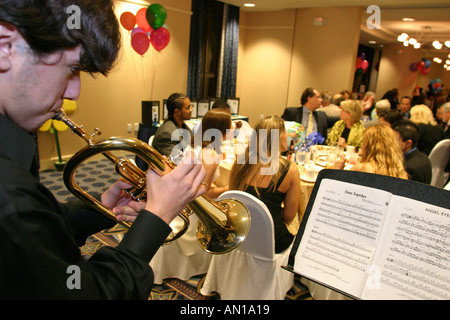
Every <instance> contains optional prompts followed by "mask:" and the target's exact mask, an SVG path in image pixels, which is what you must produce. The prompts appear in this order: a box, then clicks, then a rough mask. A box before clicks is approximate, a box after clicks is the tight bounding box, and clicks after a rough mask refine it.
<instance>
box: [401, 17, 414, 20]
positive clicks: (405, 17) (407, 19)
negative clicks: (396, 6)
mask: <svg viewBox="0 0 450 320" xmlns="http://www.w3.org/2000/svg"><path fill="white" fill-rule="evenodd" d="M402 20H403V21H416V19H414V18H406V17H405V18H403V19H402Z"/></svg>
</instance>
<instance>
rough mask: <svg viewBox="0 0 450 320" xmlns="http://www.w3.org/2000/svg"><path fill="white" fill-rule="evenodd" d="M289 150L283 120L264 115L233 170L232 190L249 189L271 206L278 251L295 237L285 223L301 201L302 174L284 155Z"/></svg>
mask: <svg viewBox="0 0 450 320" xmlns="http://www.w3.org/2000/svg"><path fill="white" fill-rule="evenodd" d="M272 138H273V139H275V140H272ZM286 150H287V133H286V129H285V126H284V120H283V119H282V118H280V117H278V116H269V117H265V118H264V119H261V120H259V121H258V123H257V124H256V126H255V128H254V131H253V133H252V135H251V137H250V141H249V146H248V147H247V149H246V151H245V153H244V154H243V155H242V156H241V157H242V158H241V157H238V158H237V159H236V161H235V163H234V165H233V167H232V169H231V173H230V190H242V191H245V192H247V193H250V194H252V195H254V196H255V197H257V198H259V199H260V200H261V201H262V202H264V204H265V205H266V206H267V208H268V209H269V211H270V214H271V215H272V219H273V223H274V229H275V252H276V253H280V252H283V251H284V250H286V249H287V248H288V247H289V246H290V245H291V243H292V241H293V240H294V236H293V235H292V234H291V233H290V232H289V231H288V228H287V226H286V223H290V222H292V220H293V219H294V218H295V217H296V214H297V209H298V207H299V201H300V174H299V171H298V168H297V165H296V164H295V163H293V162H290V161H287V160H286V159H284V158H282V157H281V152H284V151H286ZM283 205H284V206H283Z"/></svg>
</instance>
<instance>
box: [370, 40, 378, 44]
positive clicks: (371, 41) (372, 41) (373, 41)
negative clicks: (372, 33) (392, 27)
mask: <svg viewBox="0 0 450 320" xmlns="http://www.w3.org/2000/svg"><path fill="white" fill-rule="evenodd" d="M369 43H371V44H375V43H377V42H376V41H375V40H370V41H369Z"/></svg>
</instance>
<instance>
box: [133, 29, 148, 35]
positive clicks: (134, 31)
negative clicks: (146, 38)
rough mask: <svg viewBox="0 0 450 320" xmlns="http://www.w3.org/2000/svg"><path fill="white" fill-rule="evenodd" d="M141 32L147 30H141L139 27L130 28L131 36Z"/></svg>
mask: <svg viewBox="0 0 450 320" xmlns="http://www.w3.org/2000/svg"><path fill="white" fill-rule="evenodd" d="M138 32H141V33H145V34H147V32H145V31H144V30H142V29H141V28H139V27H136V28H134V29H133V30H131V36H134V35H135V34H136V33H138Z"/></svg>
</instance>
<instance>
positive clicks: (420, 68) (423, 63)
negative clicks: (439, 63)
mask: <svg viewBox="0 0 450 320" xmlns="http://www.w3.org/2000/svg"><path fill="white" fill-rule="evenodd" d="M416 66H417V69H419V70H420V71H422V69H424V68H425V62H423V61H419V62H417V64H416Z"/></svg>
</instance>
